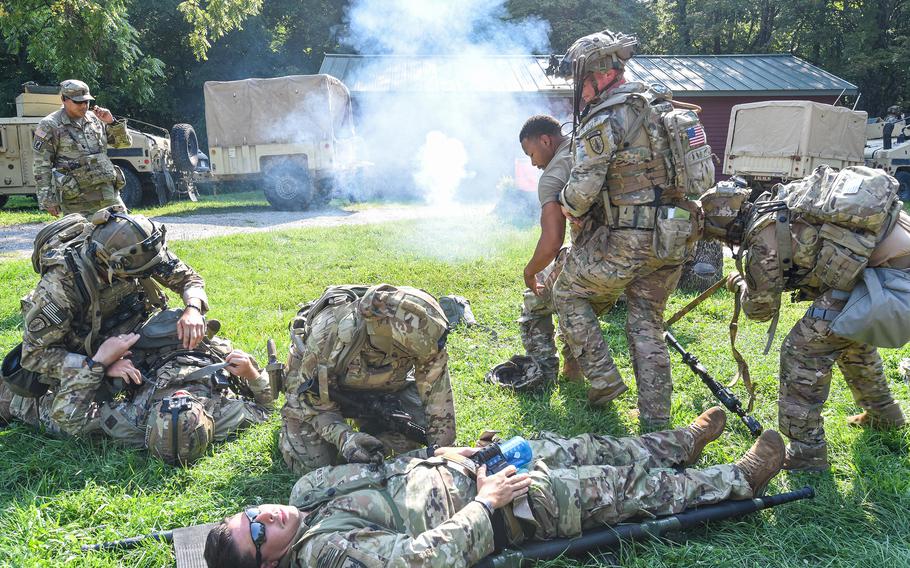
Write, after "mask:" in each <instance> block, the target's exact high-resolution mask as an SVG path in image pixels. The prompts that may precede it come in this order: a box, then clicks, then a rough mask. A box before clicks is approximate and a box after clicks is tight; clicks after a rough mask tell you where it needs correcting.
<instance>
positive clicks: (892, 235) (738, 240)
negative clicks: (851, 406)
mask: <svg viewBox="0 0 910 568" xmlns="http://www.w3.org/2000/svg"><path fill="white" fill-rule="evenodd" d="M896 191H897V181H896V180H895V179H894V178H892V177H891V176H889V175H887V174H885V173H884V172H882V171H881V170H872V169H869V168H865V167H862V166H858V167H850V168H845V169H844V170H842V171H841V172H840V173H838V172H836V171H835V170H832V169H831V168H828V167H827V166H822V167H820V168H819V169H817V170H816V171H815V172H814V173H813V174H812V175H811V176H807V177H806V178H803V179H802V180H797V181H795V182H792V183H790V184H787V185H786V186H778V187H776V188H775V190H774V194H770V193H765V194H763V195H762V196H760V197H759V198H758V199H757V200H756V202H755V203H754V204H753V203H750V202H749V201H748V198H749V195H750V193H751V190H750V189H749V188H748V187H745V186H744V185H737V183H736V182H735V181H726V182H721V183H719V184H717V186H715V187H714V188H712V189H710V190H708V191H707V192H706V193H705V194H704V195H702V197H701V202H702V207H703V208H704V211H705V235H706V237H708V238H715V239H719V240H722V241H724V242H725V243H726V244H728V245H729V246H731V247H739V251H740V252H739V256H740V258H741V259H742V260H741V263H738V265H739V266H740V270H741V271H742V273H741V274H739V273H734V274H732V275H731V277H730V280H729V282H728V288H729V289H730V290H731V291H736V292H738V295H739V301H741V303H742V309H743V310H744V311H745V313H746V315H747V316H748V317H749V318H751V319H755V320H758V321H768V320H773V321H774V322H775V323H776V321H777V316H778V313H779V310H780V304H781V293H783V292H784V291H793V292H794V294H793V298H794V301H798V300H813V302H812V305H811V306H810V307H809V309H808V310H807V311H806V313H805V315H803V317H802V318H801V319H800V320H799V321H798V322H797V323H796V325H794V326H793V329H791V330H790V333H789V334H788V335H787V338H786V339H785V340H784V343H783V346H782V347H781V351H780V395H779V399H778V420H779V422H780V430H781V432H782V433H783V434H784V435H785V436H787V437H788V438H790V444H789V446H788V447H787V460H786V463H785V465H784V467H785V468H787V469H794V470H823V469H827V467H828V460H827V445H826V442H825V430H824V423H823V418H822V407H823V406H824V404H825V400H826V399H827V398H828V392H829V391H830V389H831V369H832V367H833V366H834V364H835V363H837V365H838V367H840V369H841V372H842V373H843V375H844V380H845V381H846V382H847V385H848V386H849V387H850V391H851V392H852V393H853V398H854V400H855V401H856V403H857V404H858V405H859V406H860V407H861V408H862V409H863V412H862V413H861V414H858V415H856V416H851V417H850V418H848V419H847V420H848V422H849V423H850V424H851V425H854V426H872V427H876V428H896V427H901V426H903V425H904V423H905V420H904V414H903V412H902V411H901V408H900V406H898V404H897V402H895V400H894V397H893V396H892V395H891V390H890V389H889V388H888V381H887V380H886V379H885V375H884V369H883V365H882V359H881V357H880V356H879V354H878V350H877V349H876V347H875V345H876V343H874V341H875V340H874V339H871V340H870V339H862V338H859V339H858V338H857V337H858V335H857V336H854V334H853V333H850V332H848V331H847V330H846V329H842V330H841V331H840V333H841V334H838V333H836V330H838V329H839V328H838V327H837V324H838V321H837V320H838V316H839V315H840V314H841V313H842V312H843V311H844V310H845V309H846V307H847V305H848V303H849V301H852V295H851V291H852V290H854V288H855V287H857V286H858V285H864V280H866V279H867V278H868V277H870V276H871V277H873V278H876V282H878V276H876V274H878V273H879V272H881V273H883V274H884V273H887V275H888V276H887V278H888V279H893V280H891V282H892V287H893V293H900V291H901V290H910V280H908V279H910V217H908V216H907V214H906V213H903V212H901V203H900V201H898V200H897V198H896ZM873 267H874V268H873ZM879 286H881V285H879ZM884 288H888V286H887V285H886V286H884ZM908 301H910V300H906V299H905V300H904V302H903V306H904V308H903V310H898V311H892V310H889V309H887V308H885V309H884V310H882V309H879V310H875V309H870V310H869V311H868V313H865V314H858V315H853V316H852V317H853V318H854V319H856V318H857V317H858V318H859V320H860V321H865V325H866V326H867V327H868V328H869V329H867V330H866V331H862V330H860V332H859V333H861V334H865V336H867V337H872V335H873V334H878V333H882V332H883V333H884V335H887V336H900V335H903V337H904V339H902V340H900V341H898V342H897V345H895V344H890V345H882V346H886V347H895V346H898V345H900V344H902V343H903V342H904V341H906V339H907V338H908V335H910V329H907V328H908V327H910V325H908V323H910V321H908V319H910V314H908V313H906V305H907V302H908ZM852 312H853V313H854V314H855V312H856V310H852ZM901 312H903V313H901ZM773 327H774V324H772V331H773ZM902 327H903V329H901V328H902ZM847 333H850V336H848V335H845V334H847Z"/></svg>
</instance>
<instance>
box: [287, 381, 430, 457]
mask: <svg viewBox="0 0 910 568" xmlns="http://www.w3.org/2000/svg"><path fill="white" fill-rule="evenodd" d="M395 396H396V398H398V400H399V401H400V402H401V408H402V409H403V410H404V411H405V412H407V413H408V414H410V415H411V417H413V419H414V422H416V423H417V424H419V425H420V426H423V427H424V428H426V427H427V425H428V421H427V415H426V411H425V409H424V406H423V403H422V402H421V400H420V395H418V393H417V387H416V386H415V385H414V384H413V383H411V384H409V385H408V386H407V387H406V388H405V389H403V390H401V391H399V392H397V393H395ZM293 398H294V397H291V398H289V399H288V402H287V404H286V405H285V408H282V410H281V414H282V418H281V433H280V434H279V436H278V447H279V448H280V449H281V455H282V456H283V457H284V463H285V464H287V466H288V468H290V470H291V471H293V472H294V473H296V474H298V475H304V474H305V473H308V472H310V471H312V470H314V469H319V468H320V467H324V466H327V465H338V464H341V463H344V460H343V459H342V458H341V455H340V454H339V451H340V449H339V448H338V447H336V446H335V445H334V444H332V443H331V442H329V441H328V440H326V439H325V438H323V437H322V436H321V435H320V434H319V432H317V431H316V429H315V428H314V427H313V426H312V425H311V424H310V423H309V422H306V421H305V420H301V418H300V415H301V413H299V412H295V411H294V409H293V408H289V405H291V406H292V405H300V404H301V403H300V402H299V401H296V400H292V399H293ZM342 410H343V407H342ZM354 423H355V424H356V425H357V428H358V429H359V430H360V431H361V432H366V433H367V434H370V435H372V436H375V437H376V438H377V439H379V441H381V442H382V443H383V445H384V446H385V448H386V451H387V452H388V453H389V455H395V454H401V453H404V452H407V451H410V450H414V449H417V448H421V447H423V446H424V444H422V443H420V442H417V441H414V440H411V439H409V438H407V437H406V436H404V435H403V434H400V433H398V432H394V431H391V430H389V429H388V427H387V426H386V425H384V424H382V423H380V422H378V421H376V420H369V419H363V420H355V421H354Z"/></svg>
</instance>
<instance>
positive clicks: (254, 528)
mask: <svg viewBox="0 0 910 568" xmlns="http://www.w3.org/2000/svg"><path fill="white" fill-rule="evenodd" d="M243 513H244V514H245V515H246V518H247V519H249V521H250V538H251V539H252V540H253V544H254V545H255V546H256V566H262V545H263V544H265V525H264V524H263V523H260V522H259V521H257V520H256V517H258V516H259V507H248V508H247V509H246V510H244V511H243Z"/></svg>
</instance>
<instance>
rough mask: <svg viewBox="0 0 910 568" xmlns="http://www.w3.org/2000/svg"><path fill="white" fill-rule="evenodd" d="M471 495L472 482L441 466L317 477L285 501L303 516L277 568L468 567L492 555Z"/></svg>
mask: <svg viewBox="0 0 910 568" xmlns="http://www.w3.org/2000/svg"><path fill="white" fill-rule="evenodd" d="M419 451H425V450H416V451H415V452H412V453H411V454H415V453H417V452H419ZM337 488H343V489H342V493H343V494H342V495H341V496H338V497H334V498H333V497H332V496H333V495H334V494H335V491H333V489H335V490H336V491H337ZM476 495H477V486H476V483H475V481H474V480H473V479H472V478H470V477H469V476H467V475H465V474H464V473H462V471H461V470H460V469H459V468H458V467H452V466H450V465H448V464H447V462H445V461H444V460H442V459H441V458H431V459H419V458H415V457H409V456H408V455H407V454H405V455H403V456H401V457H399V458H398V459H395V460H390V461H387V462H386V463H385V466H384V467H383V468H380V469H378V470H377V469H375V468H370V466H368V465H365V464H346V465H340V466H334V467H324V468H321V469H317V470H316V471H313V472H311V473H309V474H307V475H305V476H304V477H302V478H301V479H300V480H299V481H298V482H297V484H296V485H295V486H294V490H293V492H292V493H291V499H290V505H292V506H296V507H299V508H301V509H303V510H309V511H310V513H309V515H308V516H307V517H306V519H305V520H304V522H302V523H301V526H300V529H299V530H298V533H297V537H296V538H295V541H294V543H293V544H292V545H291V550H290V551H289V552H288V553H287V554H286V555H285V557H284V558H283V559H282V561H281V564H280V565H279V566H281V568H289V567H293V568H303V567H306V566H320V567H324V568H341V567H348V566H357V567H361V568H374V567H377V568H378V567H380V566H428V567H443V566H445V567H447V568H459V567H463V566H471V565H473V564H476V563H477V562H478V561H480V560H481V559H482V558H483V557H485V556H487V555H488V554H490V553H492V552H493V527H492V524H491V521H490V517H489V516H488V515H487V512H486V510H485V509H484V507H483V505H481V504H479V503H477V502H474V501H473V499H474V497H475V496H476Z"/></svg>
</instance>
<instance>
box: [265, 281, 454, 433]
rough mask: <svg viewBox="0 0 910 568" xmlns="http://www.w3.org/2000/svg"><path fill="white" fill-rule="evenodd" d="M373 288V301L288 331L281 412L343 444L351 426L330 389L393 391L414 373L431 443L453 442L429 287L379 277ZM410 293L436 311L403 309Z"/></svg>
mask: <svg viewBox="0 0 910 568" xmlns="http://www.w3.org/2000/svg"><path fill="white" fill-rule="evenodd" d="M370 290H371V291H372V292H374V293H373V294H372V296H371V297H372V298H374V299H377V300H378V301H377V302H375V303H367V304H365V303H364V302H363V301H358V302H353V303H348V304H343V305H340V306H337V307H330V308H327V309H325V310H323V311H321V312H320V313H319V314H318V315H317V316H316V317H315V318H314V319H313V322H312V325H311V326H310V328H309V330H308V333H306V335H305V336H304V337H303V338H293V339H292V341H293V344H292V350H291V357H290V364H289V366H288V384H287V398H288V404H287V405H286V406H285V407H284V409H283V410H282V413H283V414H284V415H286V416H293V417H295V418H297V419H299V420H302V421H304V422H306V423H308V424H310V425H311V426H312V427H313V428H314V430H315V431H316V432H318V433H319V434H320V436H322V437H323V438H324V439H326V440H327V441H329V442H330V443H332V444H334V445H336V446H338V447H340V446H341V444H342V442H343V438H344V435H345V434H346V433H347V432H350V431H351V427H350V426H349V425H348V424H347V423H346V422H345V419H344V417H343V415H342V409H341V407H340V406H339V405H338V404H337V403H335V402H334V401H332V400H330V399H329V398H328V395H327V394H328V393H327V390H328V389H329V388H340V389H343V390H348V391H374V392H397V391H400V390H402V389H404V388H405V387H407V386H408V384H409V377H410V376H411V374H412V373H413V377H414V382H415V383H416V387H417V394H418V395H419V397H420V400H421V402H422V403H423V406H424V410H425V412H426V416H427V438H428V440H429V443H430V444H438V445H440V446H444V445H449V444H451V443H452V442H453V441H454V440H455V404H454V401H453V397H452V385H451V382H450V379H449V371H448V353H447V351H446V348H445V335H444V329H440V328H439V327H438V326H436V325H433V321H435V320H436V319H438V318H440V317H441V318H442V321H445V319H444V315H442V313H443V312H442V308H439V307H438V306H439V305H438V303H436V300H435V299H433V297H432V296H430V295H429V294H427V293H426V292H423V291H421V290H417V289H414V288H410V287H407V286H401V287H397V288H395V287H391V286H388V285H380V286H375V287H373V288H371V289H370ZM386 290H388V291H394V296H393V298H394V300H393V301H391V302H389V303H383V302H384V300H382V298H383V292H385V291H386ZM368 294H369V293H368ZM409 296H410V297H411V298H412V299H413V297H415V296H417V297H419V298H421V299H422V301H423V303H422V305H431V306H433V305H435V308H433V309H437V310H438V316H436V317H435V318H432V317H429V316H427V315H426V314H424V315H423V316H414V315H413V314H410V313H406V312H402V310H401V306H402V305H405V304H407V305H413V303H411V304H408V303H407V299H408V297H409ZM440 336H441V337H440ZM300 339H302V340H303V341H302V342H301V341H300Z"/></svg>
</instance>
